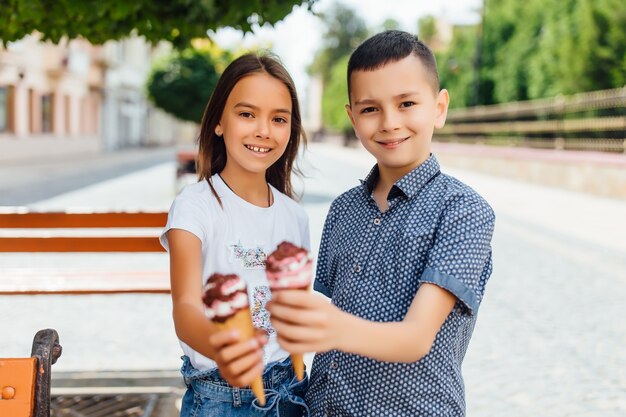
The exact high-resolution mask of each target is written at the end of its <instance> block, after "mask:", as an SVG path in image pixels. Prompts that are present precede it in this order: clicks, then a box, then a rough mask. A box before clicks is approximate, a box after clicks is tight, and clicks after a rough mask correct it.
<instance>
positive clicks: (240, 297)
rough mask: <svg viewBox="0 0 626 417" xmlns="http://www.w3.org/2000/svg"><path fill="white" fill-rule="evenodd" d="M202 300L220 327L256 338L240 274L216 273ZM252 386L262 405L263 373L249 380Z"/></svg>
mask: <svg viewBox="0 0 626 417" xmlns="http://www.w3.org/2000/svg"><path fill="white" fill-rule="evenodd" d="M202 301H203V302H204V305H205V307H206V309H205V314H206V315H207V317H208V318H209V319H211V321H212V322H213V324H215V326H216V327H217V329H218V330H231V329H237V330H239V333H240V337H241V340H242V341H244V340H250V339H252V338H253V337H255V332H254V325H253V324H252V316H251V314H250V308H249V304H248V291H247V288H246V284H245V282H244V281H243V280H242V279H241V278H240V277H239V276H237V275H234V274H230V275H222V274H217V273H216V274H213V275H211V276H210V277H209V279H208V280H207V283H206V284H205V286H204V294H203V297H202ZM250 389H252V392H253V393H254V396H255V397H256V398H257V400H258V401H259V404H261V405H262V406H263V405H265V391H264V389H263V378H262V377H261V375H259V376H258V377H256V378H254V380H253V381H252V382H251V383H250Z"/></svg>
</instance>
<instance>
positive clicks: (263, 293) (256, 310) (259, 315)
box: [250, 285, 274, 335]
mask: <svg viewBox="0 0 626 417" xmlns="http://www.w3.org/2000/svg"><path fill="white" fill-rule="evenodd" d="M270 298H271V293H270V287H268V286H267V285H260V286H258V287H254V293H253V294H252V300H251V302H250V304H251V305H252V324H253V325H254V327H256V328H257V329H263V330H265V331H266V332H267V333H268V334H269V335H271V334H273V333H274V328H273V327H272V324H271V322H270V314H269V313H268V311H267V309H266V308H265V304H267V302H268V301H269V300H270Z"/></svg>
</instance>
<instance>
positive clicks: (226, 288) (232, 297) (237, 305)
mask: <svg viewBox="0 0 626 417" xmlns="http://www.w3.org/2000/svg"><path fill="white" fill-rule="evenodd" d="M202 302H203V303H204V306H205V310H204V312H205V315H206V316H207V318H208V319H209V320H213V321H217V322H224V321H226V320H228V319H229V318H230V317H232V316H234V315H235V314H236V313H237V312H238V311H239V310H242V309H244V308H248V291H247V289H246V283H245V282H244V280H243V279H241V278H240V277H239V276H238V275H234V274H231V275H222V274H217V273H215V274H213V275H211V276H210V277H209V279H208V280H207V282H206V284H205V285H204V289H203V295H202Z"/></svg>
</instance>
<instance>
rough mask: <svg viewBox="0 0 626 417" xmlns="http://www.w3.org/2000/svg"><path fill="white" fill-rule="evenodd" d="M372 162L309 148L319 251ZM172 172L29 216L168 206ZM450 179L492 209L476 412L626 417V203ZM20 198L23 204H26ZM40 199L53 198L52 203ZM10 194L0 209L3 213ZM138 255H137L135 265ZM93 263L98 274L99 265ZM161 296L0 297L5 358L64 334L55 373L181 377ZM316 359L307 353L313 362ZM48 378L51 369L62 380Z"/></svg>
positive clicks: (104, 262)
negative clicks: (37, 340)
mask: <svg viewBox="0 0 626 417" xmlns="http://www.w3.org/2000/svg"><path fill="white" fill-rule="evenodd" d="M372 164H373V160H372V158H371V157H370V156H369V155H368V154H366V153H365V152H364V151H362V150H360V149H351V148H341V147H336V146H334V145H328V144H318V143H313V144H311V145H310V146H309V151H307V153H306V154H305V159H304V161H303V163H302V164H301V165H302V168H303V170H304V172H305V174H306V175H307V176H306V178H305V179H304V181H302V182H299V181H296V183H295V186H296V189H297V190H304V196H303V199H302V204H303V205H304V206H305V208H306V210H307V212H308V214H309V217H310V227H311V237H312V247H313V248H314V249H317V247H318V245H319V238H320V234H321V230H322V226H323V223H324V219H325V215H326V212H327V210H328V207H329V205H330V203H331V201H332V200H333V199H334V198H335V197H336V196H337V195H338V194H340V193H341V192H343V191H345V190H347V189H348V188H350V187H353V186H355V185H357V184H358V179H359V178H363V177H364V176H365V175H366V174H367V172H368V170H369V168H370V167H371V165H372ZM174 170H175V167H174V163H173V162H165V163H160V164H157V165H153V166H151V167H149V168H145V169H142V170H138V171H136V172H133V173H128V174H127V175H124V176H121V177H119V178H114V179H109V180H107V181H104V182H101V183H97V184H93V185H90V186H87V187H85V188H82V189H78V190H74V191H68V192H67V193H65V194H61V195H58V196H54V197H53V196H52V195H49V196H46V197H42V198H41V199H40V201H28V202H26V201H25V200H19V199H18V200H17V203H12V204H28V205H29V206H30V207H32V208H36V209H41V210H53V209H59V208H63V207H89V206H97V207H98V208H105V209H106V208H109V209H113V208H115V209H119V208H124V209H128V208H135V209H136V208H145V207H149V208H151V209H162V210H166V209H167V208H168V207H169V204H170V203H171V201H172V199H173V198H174V194H175V190H174V172H175V171H174ZM442 170H443V171H444V172H446V173H449V174H451V175H454V176H456V177H457V178H459V179H460V180H462V181H464V182H466V183H467V184H468V185H470V186H472V187H473V188H475V189H476V190H477V191H478V192H479V193H481V194H482V195H483V196H484V197H485V198H486V200H487V201H488V202H489V203H490V204H491V205H492V206H493V208H494V210H495V211H496V231H495V235H494V240H493V248H494V272H493V275H492V277H491V279H490V281H489V283H488V285H487V289H486V295H485V298H484V301H483V303H482V305H481V308H480V313H479V320H478V324H477V326H476V329H475V331H474V335H473V338H472V341H471V342H470V346H469V350H468V353H467V356H466V359H465V362H464V375H465V384H466V397H467V408H468V413H467V415H468V416H470V417H490V416H493V417H496V416H497V417H507V416H511V417H513V416H537V417H543V416H554V417H565V416H576V417H583V416H598V417H600V416H601V417H618V416H619V417H621V416H624V415H626V349H624V346H626V324H625V322H624V319H623V318H622V315H621V314H622V312H623V308H622V306H623V304H624V299H626V239H624V236H626V221H625V219H624V213H626V202H625V201H621V200H611V199H606V198H599V197H593V196H589V195H585V194H578V193H573V192H567V191H562V190H558V189H553V188H547V187H541V186H537V185H529V184H525V183H520V182H516V181H512V180H508V179H501V178H495V177H490V176H486V175H482V174H476V173H472V172H468V171H461V170H454V169H447V168H446V167H445V166H443V167H442ZM20 198H22V197H20ZM44 198H45V199H44ZM7 201H8V200H7V199H6V198H5V199H3V200H2V201H0V203H4V204H8V203H7ZM130 257H132V259H130ZM68 263H69V264H70V265H71V266H72V267H76V268H92V269H95V268H98V269H99V268H102V269H105V270H111V273H115V272H114V271H115V270H116V269H119V268H120V266H121V265H123V266H124V269H125V270H128V269H129V268H130V269H136V270H142V269H154V268H167V255H165V254H162V255H161V254H146V255H145V256H144V255H134V254H133V255H117V254H104V255H95V254H76V255H72V257H71V259H70V258H68V255H55V254H38V255H36V256H35V255H32V254H18V255H15V254H0V276H1V274H2V270H3V269H10V268H25V267H28V268H55V267H59V266H61V265H63V266H64V267H68ZM96 265H97V266H96ZM170 310H171V303H170V300H169V296H164V295H115V296H0V318H2V320H0V334H1V335H2V337H1V338H0V352H1V353H2V356H5V357H12V356H25V355H27V354H28V353H29V352H30V344H31V341H32V336H33V335H34V333H35V332H36V331H37V330H38V329H40V328H44V327H52V328H55V329H57V330H58V332H59V335H60V338H61V344H62V345H63V356H62V357H61V359H60V360H59V362H58V363H57V364H56V365H55V366H54V368H53V371H54V372H63V371H71V370H103V369H107V370H140V369H176V368H178V366H179V356H180V349H179V347H178V343H177V340H176V337H175V334H174V329H173V325H172V323H171V318H170V312H171V311H170ZM309 361H310V357H309ZM54 372H53V373H54Z"/></svg>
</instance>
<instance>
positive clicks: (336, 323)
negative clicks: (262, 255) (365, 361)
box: [269, 284, 456, 362]
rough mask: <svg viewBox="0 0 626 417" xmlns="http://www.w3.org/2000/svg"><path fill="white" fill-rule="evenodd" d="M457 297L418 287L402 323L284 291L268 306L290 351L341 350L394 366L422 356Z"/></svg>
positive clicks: (442, 290)
mask: <svg viewBox="0 0 626 417" xmlns="http://www.w3.org/2000/svg"><path fill="white" fill-rule="evenodd" d="M455 302H456V297H455V296H454V295H452V294H451V293H449V292H448V291H446V290H444V289H442V288H440V287H438V286H436V285H433V284H423V285H421V286H420V288H419V290H418V291H417V294H416V295H415V298H414V299H413V302H412V303H411V307H410V308H409V311H408V312H407V315H406V316H405V318H404V320H403V321H401V322H375V321H369V320H365V319H362V318H360V317H357V316H354V315H352V314H349V313H346V312H344V311H342V310H340V309H339V308H337V307H336V306H334V305H333V304H331V303H329V302H328V301H327V300H325V299H324V298H322V297H321V296H319V295H318V294H314V293H308V292H304V291H280V292H278V294H276V295H275V296H274V297H273V300H272V302H271V303H270V305H269V309H270V312H271V314H272V324H273V326H274V328H275V329H276V332H277V334H278V339H279V342H280V344H281V346H282V347H283V348H284V349H285V350H287V351H289V352H292V353H305V352H323V351H327V350H331V349H337V350H341V351H344V352H350V353H355V354H358V355H363V356H367V357H370V358H372V359H376V360H379V361H391V362H415V361H417V360H419V359H421V358H422V357H424V356H425V355H426V354H427V353H428V352H429V351H430V348H431V346H432V344H433V341H434V340H435V336H436V335H437V332H438V331H439V329H440V328H441V325H442V324H443V322H444V321H445V320H446V317H448V315H449V314H450V312H451V311H452V308H453V307H454V304H455Z"/></svg>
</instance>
